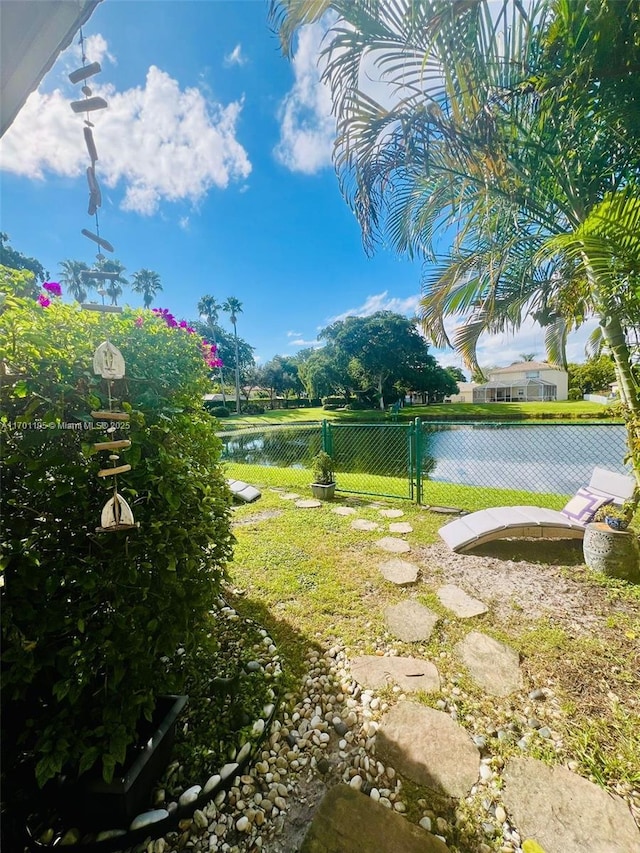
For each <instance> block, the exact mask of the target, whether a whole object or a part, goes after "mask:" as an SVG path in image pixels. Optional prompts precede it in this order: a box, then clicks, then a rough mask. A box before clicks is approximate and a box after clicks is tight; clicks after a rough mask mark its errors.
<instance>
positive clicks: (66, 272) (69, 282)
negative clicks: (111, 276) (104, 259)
mask: <svg viewBox="0 0 640 853" xmlns="http://www.w3.org/2000/svg"><path fill="white" fill-rule="evenodd" d="M88 269H89V267H88V266H87V264H85V262H84V261H72V260H67V261H61V262H60V270H61V275H60V281H61V282H62V284H64V286H65V287H66V289H67V293H69V294H70V295H71V296H73V298H74V299H75V300H76V302H84V301H85V299H86V298H87V293H88V291H89V288H90V287H91V284H90V283H89V282H88V281H87V279H86V278H83V277H82V275H81V273H83V272H86V271H87V270H88Z"/></svg>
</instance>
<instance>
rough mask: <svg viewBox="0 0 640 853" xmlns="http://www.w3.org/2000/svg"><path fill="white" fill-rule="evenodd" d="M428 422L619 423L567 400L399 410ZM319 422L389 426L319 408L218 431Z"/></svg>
mask: <svg viewBox="0 0 640 853" xmlns="http://www.w3.org/2000/svg"><path fill="white" fill-rule="evenodd" d="M418 417H420V418H424V419H430V420H456V419H462V420H478V421H483V420H491V421H495V420H501V421H510V420H522V419H528V420H547V419H551V420H553V419H555V418H559V419H562V420H566V421H580V420H583V419H589V420H600V419H604V420H605V421H606V422H607V423H620V422H621V421H620V420H619V419H615V418H610V417H608V416H607V414H606V407H605V406H602V405H600V404H599V403H589V402H585V401H584V400H566V401H562V402H559V403H484V404H477V405H474V404H471V403H440V404H433V405H430V406H406V407H405V408H404V409H401V410H400V413H399V415H398V420H399V421H409V420H412V419H413V418H418ZM322 420H337V421H342V422H346V423H378V422H380V421H384V422H389V421H390V420H391V417H390V415H389V414H388V413H387V412H382V411H380V410H378V409H368V410H366V411H348V410H333V411H330V410H329V411H328V410H325V409H323V408H322V407H321V406H317V407H314V408H304V409H274V410H273V411H271V410H267V411H265V413H264V414H263V415H240V416H239V417H238V416H236V415H231V417H229V418H225V419H224V420H223V421H221V422H220V425H221V428H223V429H225V430H227V429H239V428H243V427H246V426H259V425H263V426H269V425H270V424H296V423H305V422H317V421H322Z"/></svg>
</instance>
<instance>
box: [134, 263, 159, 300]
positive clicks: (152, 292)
mask: <svg viewBox="0 0 640 853" xmlns="http://www.w3.org/2000/svg"><path fill="white" fill-rule="evenodd" d="M131 290H133V291H134V292H135V293H141V294H142V301H143V303H144V307H145V308H150V307H151V303H152V302H153V300H154V299H155V296H156V293H158V292H159V291H160V290H162V284H161V283H160V276H159V275H158V273H157V272H154V271H153V270H147V269H141V270H138V271H137V272H134V274H133V282H132V284H131Z"/></svg>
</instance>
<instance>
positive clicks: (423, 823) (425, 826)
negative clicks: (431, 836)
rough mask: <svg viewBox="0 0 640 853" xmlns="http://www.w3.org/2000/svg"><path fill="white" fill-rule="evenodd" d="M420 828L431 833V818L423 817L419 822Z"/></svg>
mask: <svg viewBox="0 0 640 853" xmlns="http://www.w3.org/2000/svg"><path fill="white" fill-rule="evenodd" d="M420 826H421V827H422V828H423V829H426V830H427V832H431V818H429V817H423V818H422V820H421V821H420Z"/></svg>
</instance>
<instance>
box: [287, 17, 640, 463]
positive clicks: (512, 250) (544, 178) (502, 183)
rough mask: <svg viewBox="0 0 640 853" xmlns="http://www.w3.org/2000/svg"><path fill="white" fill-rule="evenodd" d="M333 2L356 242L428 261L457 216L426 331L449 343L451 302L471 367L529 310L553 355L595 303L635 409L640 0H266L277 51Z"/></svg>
mask: <svg viewBox="0 0 640 853" xmlns="http://www.w3.org/2000/svg"><path fill="white" fill-rule="evenodd" d="M328 9H332V10H333V11H334V12H335V13H336V16H335V18H334V21H335V23H333V25H332V26H331V30H330V33H329V35H328V36H327V39H326V40H325V45H326V47H325V57H326V59H327V65H326V71H325V80H326V81H327V82H328V83H329V85H330V87H331V92H332V98H333V102H334V111H335V113H336V115H337V117H338V139H337V144H336V148H335V162H336V167H337V169H338V172H339V176H340V179H341V185H342V189H343V192H344V193H345V195H346V196H347V198H348V200H349V201H350V203H351V205H352V207H353V209H354V211H355V213H356V215H357V217H358V219H359V221H360V224H361V227H362V230H363V236H364V240H365V244H366V245H367V247H368V248H369V249H372V248H373V246H374V244H375V243H376V241H377V240H378V239H385V240H387V241H390V242H391V243H392V245H393V246H394V247H395V248H396V250H398V251H399V252H407V253H409V254H412V255H413V254H418V255H422V256H423V257H426V258H428V259H431V260H435V259H436V252H435V250H434V246H433V237H434V235H438V234H439V233H440V231H441V226H442V225H446V224H449V223H455V224H456V225H457V237H456V239H455V241H454V244H453V246H452V249H451V252H450V253H449V255H447V256H445V257H442V258H440V259H438V260H439V263H438V265H437V266H436V267H435V268H429V267H428V266H427V267H426V270H427V274H426V277H425V281H424V298H423V301H422V319H423V324H424V328H425V330H426V331H427V332H428V334H429V335H430V336H431V337H432V339H433V340H434V341H435V342H436V343H437V344H438V345H445V344H447V343H449V338H448V336H447V333H446V330H445V328H444V319H445V318H446V317H448V316H456V315H459V314H463V315H464V316H465V319H466V322H465V324H464V325H463V326H461V327H460V328H459V329H458V331H457V333H456V336H455V338H454V340H453V343H454V344H455V346H456V348H458V349H459V350H460V352H462V353H463V355H464V356H465V358H466V359H467V362H468V363H469V365H470V366H471V367H472V368H473V367H476V366H477V364H476V358H475V347H476V344H477V341H478V338H479V336H480V335H481V334H482V333H483V332H485V331H493V332H496V331H500V330H504V329H507V328H517V327H518V326H519V324H520V323H521V321H522V318H523V317H525V316H533V317H534V318H535V319H537V320H538V321H539V322H540V323H541V324H542V325H543V326H545V327H546V331H547V336H546V344H547V350H548V355H549V358H550V360H552V361H556V362H560V363H563V361H564V341H565V337H566V333H567V331H568V329H570V328H572V327H576V326H578V325H580V324H581V323H582V322H583V320H584V318H585V317H586V316H588V315H589V314H590V313H595V314H596V315H597V316H598V317H599V319H600V323H601V329H602V334H603V337H604V339H605V342H606V343H607V345H608V347H609V350H610V352H611V353H612V356H613V359H614V362H615V366H616V373H617V377H618V381H619V384H620V388H621V394H622V398H623V400H624V402H625V404H626V406H627V407H628V409H629V411H630V412H631V413H632V414H633V416H634V417H635V418H636V419H639V418H640V402H639V401H638V393H637V390H638V389H637V385H636V382H635V380H634V377H633V374H632V370H631V367H630V359H629V346H628V339H627V337H626V335H625V326H624V321H625V318H626V316H627V312H626V308H625V305H626V304H627V300H626V296H628V294H629V292H630V291H631V292H633V293H637V287H636V284H635V283H634V282H635V281H637V278H636V277H637V271H638V259H639V257H640V237H639V236H638V234H639V233H640V196H639V189H638V176H639V172H640V167H639V164H640V142H639V139H640V136H639V134H638V123H639V119H638V116H639V114H640V110H639V109H638V104H639V102H640V80H639V77H638V74H637V73H634V71H635V70H636V69H637V68H638V67H639V66H640V11H639V10H638V6H637V3H635V2H631V0H626V1H625V2H611V0H574V2H563V0H557V2H551V0H548V1H547V0H540V2H535V3H533V4H531V6H527V5H526V4H521V3H512V2H508V0H502V2H499V3H489V2H485V0H478V2H473V3H463V2H460V3H450V2H448V0H425V2H422V3H419V4H418V3H409V2H401V0H397V2H388V3H370V2H368V0H352V2H348V3H347V2H342V0H335V2H324V3H320V4H318V3H314V2H311V0H274V2H272V10H271V13H272V20H274V21H275V23H276V24H277V25H278V26H279V29H280V34H281V37H282V41H283V45H284V48H285V50H286V51H289V52H290V51H291V46H292V38H293V35H294V33H295V32H296V30H297V28H298V27H299V26H300V25H302V24H304V23H310V22H311V21H314V20H317V19H318V18H319V17H320V16H321V15H322V14H324V12H326V11H327V10H328ZM371 63H373V65H374V66H375V67H376V68H377V69H378V70H379V71H380V72H381V73H383V74H384V75H385V80H386V81H387V83H388V86H387V88H386V95H387V99H385V103H384V104H383V103H379V102H377V101H376V100H375V99H374V98H372V96H371V87H370V84H369V80H370V77H371V73H370V67H369V66H370V64H371ZM630 435H631V434H630ZM637 467H638V469H639V470H640V460H639V464H638V465H637Z"/></svg>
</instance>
